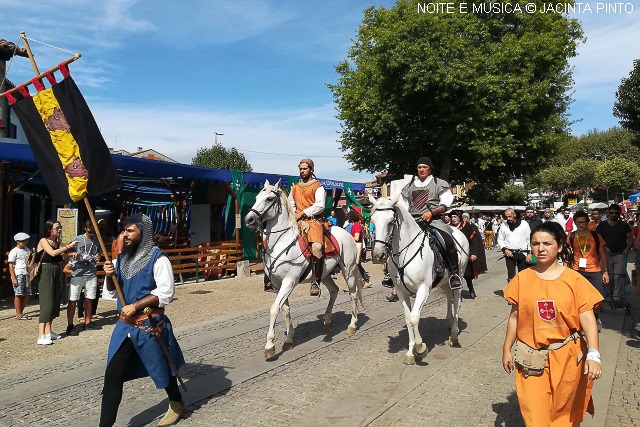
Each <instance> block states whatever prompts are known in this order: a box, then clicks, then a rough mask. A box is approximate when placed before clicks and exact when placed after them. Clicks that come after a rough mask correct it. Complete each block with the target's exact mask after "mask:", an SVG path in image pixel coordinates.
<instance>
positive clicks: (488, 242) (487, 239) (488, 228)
mask: <svg viewBox="0 0 640 427" xmlns="http://www.w3.org/2000/svg"><path fill="white" fill-rule="evenodd" d="M484 248H485V249H487V250H491V249H493V221H491V220H488V221H486V224H485V229H484Z"/></svg>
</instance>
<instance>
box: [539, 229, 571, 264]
mask: <svg viewBox="0 0 640 427" xmlns="http://www.w3.org/2000/svg"><path fill="white" fill-rule="evenodd" d="M536 233H549V234H551V235H552V236H553V240H555V241H556V243H557V244H558V246H559V247H560V250H559V251H558V256H559V257H560V259H561V260H562V262H564V263H566V264H568V263H569V258H570V252H569V245H568V244H567V234H566V233H565V232H564V229H563V228H562V226H561V225H560V224H558V223H557V222H555V221H547V222H543V223H542V224H540V225H539V226H537V227H536V228H534V229H533V232H532V233H531V239H533V235H534V234H536Z"/></svg>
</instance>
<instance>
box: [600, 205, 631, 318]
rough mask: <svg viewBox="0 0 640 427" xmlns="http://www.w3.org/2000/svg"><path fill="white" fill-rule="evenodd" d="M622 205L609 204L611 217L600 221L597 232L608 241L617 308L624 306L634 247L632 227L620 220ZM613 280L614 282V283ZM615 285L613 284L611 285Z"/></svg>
mask: <svg viewBox="0 0 640 427" xmlns="http://www.w3.org/2000/svg"><path fill="white" fill-rule="evenodd" d="M620 213H621V209H620V206H618V205H616V204H612V205H611V206H609V219H607V220H606V221H602V222H600V224H599V225H598V227H597V228H596V232H597V233H598V234H599V235H600V236H602V238H603V239H604V241H605V242H607V246H606V247H607V257H608V259H609V274H610V275H613V280H612V281H610V282H609V290H610V291H611V288H612V287H613V292H612V293H611V294H612V296H613V300H614V306H615V307H616V308H623V307H624V305H623V303H622V298H623V295H622V284H623V281H624V280H625V278H626V276H627V264H626V260H627V255H629V251H630V250H631V248H632V247H633V235H632V233H631V227H629V224H627V223H626V222H623V221H620V219H619V218H620ZM612 282H613V283H612ZM611 285H613V286H611Z"/></svg>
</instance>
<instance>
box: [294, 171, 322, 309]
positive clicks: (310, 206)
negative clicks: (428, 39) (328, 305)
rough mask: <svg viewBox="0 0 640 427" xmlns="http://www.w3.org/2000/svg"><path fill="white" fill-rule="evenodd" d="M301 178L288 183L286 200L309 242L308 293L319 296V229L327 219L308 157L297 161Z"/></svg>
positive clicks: (320, 244)
mask: <svg viewBox="0 0 640 427" xmlns="http://www.w3.org/2000/svg"><path fill="white" fill-rule="evenodd" d="M298 168H299V170H300V182H298V183H297V184H295V185H294V186H293V187H291V194H289V203H291V207H292V208H293V210H294V211H295V213H296V221H298V225H299V227H300V229H301V230H302V233H303V234H306V235H307V238H308V241H309V244H310V245H311V254H312V265H313V268H312V270H313V277H314V278H313V283H312V284H311V296H320V280H321V279H322V268H323V267H324V265H323V264H324V262H323V261H324V259H323V257H322V240H323V235H322V230H323V227H325V222H326V219H325V217H324V215H323V212H324V200H325V190H324V187H323V186H322V184H320V182H318V181H317V180H316V179H315V175H314V174H313V170H314V165H313V160H311V159H302V160H301V161H300V164H299V165H298Z"/></svg>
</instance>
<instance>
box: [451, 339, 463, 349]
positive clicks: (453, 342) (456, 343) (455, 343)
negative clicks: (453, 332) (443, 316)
mask: <svg viewBox="0 0 640 427" xmlns="http://www.w3.org/2000/svg"><path fill="white" fill-rule="evenodd" d="M448 344H449V347H460V341H458V340H454V339H450V340H449V343H448Z"/></svg>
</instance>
